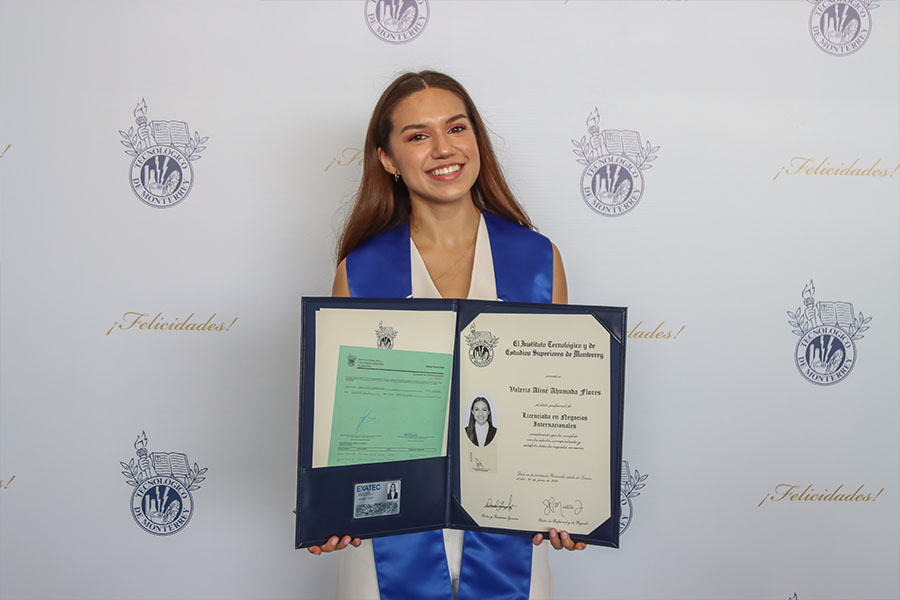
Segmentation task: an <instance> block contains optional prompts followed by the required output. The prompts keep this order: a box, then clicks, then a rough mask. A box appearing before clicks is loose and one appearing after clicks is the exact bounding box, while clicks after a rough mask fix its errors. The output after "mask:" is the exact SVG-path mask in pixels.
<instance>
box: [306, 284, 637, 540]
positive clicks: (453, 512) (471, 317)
mask: <svg viewBox="0 0 900 600" xmlns="http://www.w3.org/2000/svg"><path fill="white" fill-rule="evenodd" d="M323 310H325V311H327V312H328V313H329V318H331V319H332V320H331V321H323V322H329V323H330V322H336V321H334V318H335V315H337V317H336V318H338V319H340V318H342V316H343V315H344V314H346V315H348V316H350V315H351V313H353V314H354V315H359V314H362V313H361V312H360V311H372V312H371V315H372V320H373V325H372V326H371V327H370V328H367V329H366V335H368V336H369V337H370V338H371V340H370V341H369V342H368V343H367V344H366V346H367V347H371V348H376V347H380V348H385V349H390V348H391V347H392V343H393V339H394V337H392V336H394V335H396V334H397V332H396V331H395V330H393V329H392V328H391V327H390V318H389V317H390V315H391V312H390V311H443V312H445V313H448V312H452V313H453V314H455V339H454V340H453V341H452V346H453V349H454V351H453V363H452V364H453V371H452V376H451V382H450V402H449V419H448V420H447V422H446V423H445V427H446V429H447V453H446V455H445V456H437V457H433V458H418V459H413V460H396V461H392V462H375V463H367V464H347V465H341V466H321V465H322V463H323V461H322V459H321V456H320V457H319V459H318V465H317V466H316V467H314V466H313V446H314V436H315V435H316V434H318V435H320V436H321V435H322V431H323V429H322V427H320V428H319V430H318V431H316V429H315V422H316V419H317V418H321V419H326V418H327V423H331V414H321V415H317V414H316V410H317V399H316V389H317V387H316V368H317V363H316V361H317V358H318V357H317V356H316V348H317V335H319V334H321V335H323V336H326V335H333V333H332V332H326V331H318V332H317V323H318V321H317V315H318V314H319V312H320V311H323ZM334 311H348V312H346V313H337V312H334ZM626 312H627V310H626V309H625V308H617V307H601V306H575V305H560V304H529V303H517V302H500V301H481V300H443V299H363V298H303V300H302V307H301V347H300V425H299V429H300V435H299V450H298V454H299V457H298V470H297V520H296V537H295V543H296V547H297V548H306V547H309V546H312V545H314V544H322V543H324V542H325V541H326V540H327V539H328V538H329V537H330V536H332V535H338V536H343V535H350V536H353V537H360V538H372V537H380V536H386V535H396V534H403V533H412V532H416V531H425V530H429V529H439V528H451V529H470V530H480V531H491V532H495V533H504V534H510V535H521V536H529V537H530V536H533V535H534V534H535V533H538V532H539V531H542V532H546V530H547V529H549V527H550V526H555V527H557V528H558V529H575V528H574V527H572V528H570V527H567V526H566V525H565V524H566V523H571V522H577V519H578V518H579V517H578V515H579V513H580V512H581V510H582V505H584V506H587V505H588V503H589V502H591V500H592V499H591V498H580V497H579V498H578V499H576V500H567V499H566V493H565V491H566V488H565V485H566V482H565V481H558V482H557V481H556V480H555V479H554V480H551V481H549V482H547V481H543V480H542V481H540V483H541V484H545V483H551V484H552V492H553V494H541V495H540V497H539V498H537V497H536V498H532V497H530V496H526V497H525V498H524V500H523V499H521V494H518V496H519V497H517V498H516V499H515V500H514V499H513V497H512V494H509V498H508V499H507V497H506V494H503V495H502V497H501V494H496V496H497V498H496V499H493V498H488V500H487V501H486V502H484V506H483V507H482V506H481V505H480V504H479V507H478V508H479V511H480V512H481V513H482V514H481V516H480V517H479V516H475V517H474V518H473V515H472V514H470V513H469V512H467V510H466V509H464V508H463V506H464V501H463V494H462V493H461V491H462V490H461V471H462V470H466V469H467V470H468V471H466V472H465V473H463V475H464V477H463V479H464V480H465V477H469V478H470V479H469V481H471V480H472V479H471V478H472V477H482V475H467V473H469V472H476V471H484V472H486V473H490V472H491V468H492V463H491V462H490V461H491V460H499V461H500V462H501V463H502V461H503V460H504V459H503V454H502V452H503V451H507V452H521V451H522V450H521V447H524V446H523V444H521V443H519V445H518V446H513V447H512V449H508V445H509V440H510V439H511V437H510V436H511V435H512V434H509V436H507V438H506V440H504V439H503V438H502V437H501V436H502V435H503V431H504V429H503V426H504V423H506V424H510V423H513V422H515V423H516V424H517V425H516V426H517V427H519V428H520V429H521V428H523V427H526V426H527V427H528V428H529V431H531V428H533V430H534V433H529V434H528V436H529V437H528V438H527V439H528V440H529V441H528V446H529V447H530V448H532V449H530V450H528V451H529V452H541V457H543V458H544V459H545V460H550V461H552V460H555V456H556V454H552V453H551V452H555V451H554V450H539V451H536V450H533V447H534V446H535V444H533V443H532V442H534V441H540V440H546V439H557V438H556V436H560V437H559V438H558V439H563V440H564V439H566V435H568V436H569V438H577V436H578V435H583V434H581V433H579V434H572V433H568V434H567V433H566V432H571V431H574V430H575V428H576V427H580V428H581V429H578V431H579V432H587V433H588V434H590V433H591V432H592V431H593V432H596V431H597V430H596V429H590V428H591V427H596V425H594V423H590V424H587V423H585V422H584V421H585V420H586V417H579V416H578V414H577V411H576V410H574V409H566V408H559V407H566V406H570V407H571V406H573V402H590V401H591V398H589V397H585V394H588V395H591V394H595V395H598V396H599V395H600V394H601V392H599V391H591V390H586V389H581V390H574V389H573V390H567V389H562V390H557V389H556V388H550V387H548V388H547V390H550V389H552V390H553V392H552V394H557V393H559V394H564V393H571V394H573V395H574V396H575V397H580V398H581V399H579V400H569V401H568V402H566V400H568V399H566V398H564V397H563V396H556V395H550V396H547V401H546V402H541V403H537V404H536V405H537V406H546V407H550V408H548V409H546V411H544V410H543V409H541V410H538V411H537V412H535V410H533V409H531V408H529V409H528V410H529V411H530V412H524V411H519V410H518V409H516V410H514V411H513V410H506V411H505V414H504V415H503V417H502V418H503V419H505V421H500V422H499V423H498V426H497V428H496V429H494V431H492V432H489V433H488V438H489V439H487V441H486V442H485V434H484V431H485V429H484V424H481V427H482V429H481V430H480V433H478V434H477V435H478V437H477V440H478V441H476V434H475V433H474V428H471V427H469V426H466V427H465V430H464V431H462V432H461V428H462V427H464V426H463V425H461V423H462V420H461V418H460V411H461V410H463V411H466V414H465V416H466V418H468V419H470V420H469V423H470V425H471V424H473V423H474V421H473V420H472V419H474V417H469V411H470V410H472V412H473V414H474V410H473V409H474V406H475V404H474V403H476V402H478V399H477V398H476V399H475V400H474V401H473V400H472V398H471V394H469V395H468V397H463V398H462V399H461V398H460V387H461V386H460V370H461V362H460V361H466V364H465V365H463V368H464V369H469V372H473V371H475V372H477V373H479V374H480V373H482V372H484V373H487V372H488V370H487V369H485V370H483V371H479V370H478V369H477V368H476V367H482V366H486V365H487V364H489V363H490V362H491V361H492V360H493V359H494V357H495V356H500V355H501V354H503V353H505V354H506V355H510V354H514V355H518V354H526V353H528V354H530V353H532V352H533V353H534V354H535V355H539V356H540V357H542V358H541V360H559V361H561V362H562V361H565V360H569V358H568V357H573V356H574V358H572V359H571V361H572V364H577V365H578V367H577V369H583V368H586V367H585V366H584V365H588V364H593V363H592V362H591V360H590V359H591V358H592V357H593V358H597V357H599V359H597V360H594V362H595V363H602V364H603V369H604V370H605V369H606V368H608V369H609V378H608V382H609V384H608V385H609V387H608V390H607V389H606V388H604V391H603V392H602V394H603V396H607V395H608V397H604V399H603V400H604V402H608V405H609V415H608V417H609V418H608V423H609V434H608V439H609V442H610V446H609V453H608V456H609V468H608V479H609V480H608V482H606V481H600V482H599V484H598V485H597V487H596V489H598V490H601V491H600V492H599V495H601V496H603V498H602V502H601V503H600V504H602V505H603V506H607V505H606V497H605V496H606V495H607V494H608V502H609V503H608V510H609V513H608V514H609V517H608V518H605V520H603V521H602V522H601V523H599V524H598V525H597V526H596V527H594V528H593V529H591V530H590V531H589V532H588V533H583V532H582V533H581V534H578V533H573V534H572V538H573V539H574V540H575V541H581V542H585V543H587V544H594V545H600V546H610V547H614V548H617V547H618V545H619V527H620V519H621V503H620V494H621V492H620V486H621V476H622V469H621V463H622V418H623V408H624V407H623V401H624V383H625V338H626ZM495 313H496V314H500V315H522V316H526V315H589V316H590V317H593V319H594V320H596V322H597V323H599V324H600V325H601V326H602V328H603V329H604V330H605V332H606V333H607V334H608V338H609V347H608V353H609V354H608V356H606V357H604V356H603V355H602V354H598V353H594V354H591V352H592V351H591V350H588V349H586V348H587V344H585V346H584V347H582V345H581V344H578V343H574V342H576V341H580V340H572V341H563V342H559V341H556V342H554V341H553V340H551V341H550V342H546V341H545V340H543V339H540V340H538V339H535V340H531V339H530V338H529V337H528V332H527V331H525V332H523V333H522V334H521V335H518V334H517V337H516V339H515V340H513V339H510V338H511V337H512V336H510V335H505V336H500V337H498V336H494V335H492V334H491V332H490V331H478V330H477V329H476V323H477V322H479V321H478V320H479V318H480V319H481V320H482V321H485V322H490V321H487V320H488V319H490V318H492V317H488V316H482V315H491V314H495ZM354 318H356V317H354ZM495 318H501V317H495ZM502 318H507V317H502ZM529 318H531V317H529ZM539 318H541V317H539ZM579 319H583V318H582V317H579ZM382 321H384V323H382ZM548 322H549V320H548ZM578 322H579V323H581V322H582V321H578ZM590 323H593V322H590ZM590 323H589V324H590ZM376 326H377V327H376ZM399 335H400V336H403V335H404V332H403V331H401V332H400V334H399ZM406 335H407V336H409V335H410V334H409V333H407V334H406ZM519 338H521V339H519ZM398 339H401V338H398ZM461 340H465V342H463V343H461ZM604 341H605V339H604ZM329 343H332V344H333V342H329ZM340 343H342V344H344V342H343V340H340ZM450 343H451V342H450V341H447V345H448V347H449V346H450ZM346 345H347V346H362V344H360V343H358V342H357V343H352V342H350V343H347V344H346ZM385 351H390V350H385ZM604 353H605V351H604ZM547 356H549V357H551V358H550V359H546V358H543V357H547ZM562 356H565V357H567V358H565V359H564V358H558V359H556V358H552V357H562ZM579 357H587V358H585V359H579ZM322 360H323V361H324V360H325V358H324V357H323V358H322ZM347 360H349V361H351V362H352V361H353V360H354V358H353V357H349V358H348V359H347ZM332 362H334V361H333V360H332ZM499 362H500V361H497V363H499ZM324 364H325V363H323V365H324ZM495 364H496V363H495ZM509 364H513V363H509ZM516 364H518V363H516ZM530 364H537V359H536V360H535V362H532V363H530ZM542 364H543V363H542ZM471 365H474V367H472V366H471ZM323 368H324V367H323ZM566 368H568V367H566ZM573 368H574V367H573ZM587 368H590V367H587ZM320 376H321V375H320ZM327 376H328V377H330V378H332V381H333V378H335V377H336V376H337V374H336V372H335V373H330V372H329V373H328V375H327ZM324 378H325V377H324V376H323V380H324ZM470 380H471V376H470ZM500 383H502V385H501V386H500V387H502V388H503V389H504V390H506V389H507V388H508V390H509V392H510V395H513V394H512V393H513V392H514V391H515V392H522V391H527V392H529V394H530V395H527V394H526V395H523V397H527V398H528V399H529V402H531V401H533V400H534V399H535V397H536V396H535V395H536V394H537V392H536V390H539V391H540V392H543V391H545V390H544V388H528V389H527V390H521V389H519V388H517V387H516V386H515V385H514V384H515V383H516V382H505V381H504V382H500ZM507 383H508V384H509V385H507ZM492 384H496V382H493V381H492ZM548 393H549V392H548ZM537 395H538V396H539V395H540V394H537ZM538 399H540V398H538ZM330 400H333V399H330ZM485 404H486V403H485ZM326 405H327V406H328V407H331V406H332V405H333V402H328V403H326ZM491 406H492V407H493V406H494V404H491ZM600 406H605V405H600ZM492 410H493V409H492ZM519 412H521V415H520V414H519ZM544 412H546V414H543V413H544ZM605 412H606V411H605V410H602V413H603V419H602V421H601V422H602V423H603V425H602V427H603V429H605V427H606V425H605V423H606V415H605ZM323 413H328V411H327V410H323ZM538 413H541V414H538ZM569 413H571V414H569ZM482 418H483V417H482ZM498 418H499V415H498ZM579 419H581V421H579ZM596 420H599V419H595V421H596ZM521 423H524V424H525V425H522V424H521ZM491 428H493V426H491ZM565 428H569V429H565ZM470 430H471V431H470ZM357 431H358V429H357ZM497 431H499V432H500V433H497V440H494V442H493V443H492V442H491V439H492V436H493V434H494V433H496V432H497ZM507 431H512V429H511V428H510V426H509V425H507ZM314 432H315V433H314ZM602 433H603V434H604V435H605V433H606V432H605V431H602ZM517 439H518V438H517ZM470 440H471V441H470ZM562 443H565V442H562ZM572 443H575V442H572ZM470 444H471V446H472V448H468V446H469V445H470ZM491 444H492V445H493V446H494V450H493V454H491V452H490V451H487V450H485V447H488V446H489V445H491ZM503 444H507V446H503ZM482 446H483V447H482ZM545 447H546V446H542V448H545ZM604 447H605V446H604ZM498 448H500V450H498ZM567 451H569V452H571V448H569V449H568V450H567ZM498 452H499V453H500V459H495V458H492V457H496V456H497V453H498ZM479 453H481V454H479ZM559 456H560V457H561V458H560V465H559V469H556V468H555V467H554V469H553V470H552V471H553V472H564V471H565V462H566V461H565V459H564V458H563V457H564V456H565V453H564V451H563V452H562V453H561V454H559ZM604 456H605V453H604ZM479 457H481V458H479ZM594 462H595V463H596V461H594ZM482 463H484V464H482ZM498 464H499V463H498ZM602 472H603V473H604V477H605V474H606V472H607V471H606V470H605V465H604V470H603V471H602ZM518 475H520V476H521V477H520V479H521V478H524V477H526V476H527V477H532V476H533V477H535V478H540V477H544V476H553V477H556V475H548V473H544V472H541V473H522V472H520V473H518ZM528 489H531V488H528ZM592 489H593V488H592ZM479 502H480V500H479ZM535 503H542V507H541V508H539V509H536V508H534V506H535V505H536V504H535ZM519 504H523V505H527V506H529V507H531V508H529V509H528V510H529V511H531V512H530V513H529V514H532V513H533V514H538V512H540V514H541V517H540V519H539V520H540V522H541V523H544V522H545V521H544V515H546V518H547V519H549V521H546V522H548V523H560V524H559V525H548V526H547V527H546V528H544V529H522V528H519V527H518V526H517V524H516V522H515V521H516V520H517V519H516V518H511V517H510V515H513V514H515V513H516V512H517V511H522V510H524V509H519V508H518V506H519ZM467 505H468V506H472V503H471V502H469V504H467ZM586 512H587V511H586ZM484 513H487V514H488V515H490V516H491V517H494V516H496V520H492V521H490V522H489V523H488V524H487V525H486V524H485V522H484V519H485V518H487V517H486V516H485V514H484ZM602 514H603V515H605V514H607V513H602ZM476 518H478V519H480V520H481V521H482V522H481V524H479V523H477V522H476ZM560 519H562V520H560ZM495 524H496V525H495ZM593 524H594V522H591V525H593Z"/></svg>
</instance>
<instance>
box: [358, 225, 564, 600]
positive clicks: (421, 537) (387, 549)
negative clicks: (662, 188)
mask: <svg viewBox="0 0 900 600" xmlns="http://www.w3.org/2000/svg"><path fill="white" fill-rule="evenodd" d="M482 215H483V216H484V221H485V225H486V226H487V229H488V235H489V237H490V241H491V254H492V256H493V262H494V279H495V281H496V284H497V297H498V298H499V299H500V300H505V301H508V302H544V303H549V302H550V301H551V300H552V297H553V250H552V246H551V245H550V240H548V239H547V238H545V237H544V236H542V235H540V234H539V233H536V232H534V231H532V230H530V229H528V228H526V227H522V226H521V225H518V224H516V223H512V222H510V221H507V220H506V219H503V218H501V217H498V216H496V215H493V214H491V213H488V212H483V213H482ZM409 243H410V242H409V223H404V224H402V225H400V226H398V227H396V228H394V229H392V230H390V231H387V232H385V233H381V234H379V235H376V236H375V237H372V238H369V239H368V240H366V241H365V242H363V243H362V244H361V245H360V246H358V247H357V248H356V249H355V250H353V252H351V253H350V254H349V255H348V256H347V281H348V283H349V286H350V295H351V296H354V297H363V298H407V297H409V296H410V295H411V294H412V273H411V266H410V255H409V252H410V249H409ZM372 546H373V550H374V553H375V570H376V572H377V574H378V589H379V592H380V594H381V600H421V599H434V600H452V598H453V586H452V584H451V582H450V571H449V570H448V568H447V556H446V554H445V553H444V535H443V533H442V532H441V530H439V529H437V530H432V531H423V532H420V533H409V534H405V535H395V536H391V537H385V538H377V539H374V540H372ZM532 548H533V545H532V542H531V539H530V538H527V537H520V536H512V535H502V534H496V533H485V532H481V531H466V532H465V534H464V537H463V553H462V564H461V565H460V572H459V589H458V593H457V599H458V600H488V599H489V600H527V599H528V594H529V591H530V589H531V553H532Z"/></svg>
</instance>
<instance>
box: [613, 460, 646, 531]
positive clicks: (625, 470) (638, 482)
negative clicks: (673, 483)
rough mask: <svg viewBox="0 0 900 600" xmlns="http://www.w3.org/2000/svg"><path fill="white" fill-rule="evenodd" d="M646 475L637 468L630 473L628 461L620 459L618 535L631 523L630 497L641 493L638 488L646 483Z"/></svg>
mask: <svg viewBox="0 0 900 600" xmlns="http://www.w3.org/2000/svg"><path fill="white" fill-rule="evenodd" d="M647 477H648V476H647V475H641V472H640V471H638V470H637V469H635V470H634V473H632V472H631V471H630V470H629V466H628V461H627V460H623V461H622V490H621V495H620V499H619V502H620V503H621V505H622V514H621V516H620V517H619V535H622V534H623V533H625V530H626V529H628V525H630V524H631V515H632V513H633V512H634V507H633V506H632V504H631V499H632V498H637V497H638V496H640V495H641V492H640V490H641V489H642V488H643V487H644V486H645V485H646V484H645V483H644V481H646V480H647Z"/></svg>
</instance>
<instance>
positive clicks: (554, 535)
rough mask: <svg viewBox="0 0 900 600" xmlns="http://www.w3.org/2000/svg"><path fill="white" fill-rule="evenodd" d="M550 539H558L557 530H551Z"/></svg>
mask: <svg viewBox="0 0 900 600" xmlns="http://www.w3.org/2000/svg"><path fill="white" fill-rule="evenodd" d="M550 537H552V538H555V537H556V530H555V529H551V530H550Z"/></svg>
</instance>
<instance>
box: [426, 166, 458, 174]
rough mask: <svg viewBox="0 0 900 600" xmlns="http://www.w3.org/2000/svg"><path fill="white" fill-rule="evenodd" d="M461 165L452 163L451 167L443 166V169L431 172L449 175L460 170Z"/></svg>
mask: <svg viewBox="0 0 900 600" xmlns="http://www.w3.org/2000/svg"><path fill="white" fill-rule="evenodd" d="M459 169H460V165H451V166H449V167H443V168H441V169H435V170H434V171H432V172H431V174H432V175H449V174H450V173H456V172H457V171H459Z"/></svg>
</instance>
